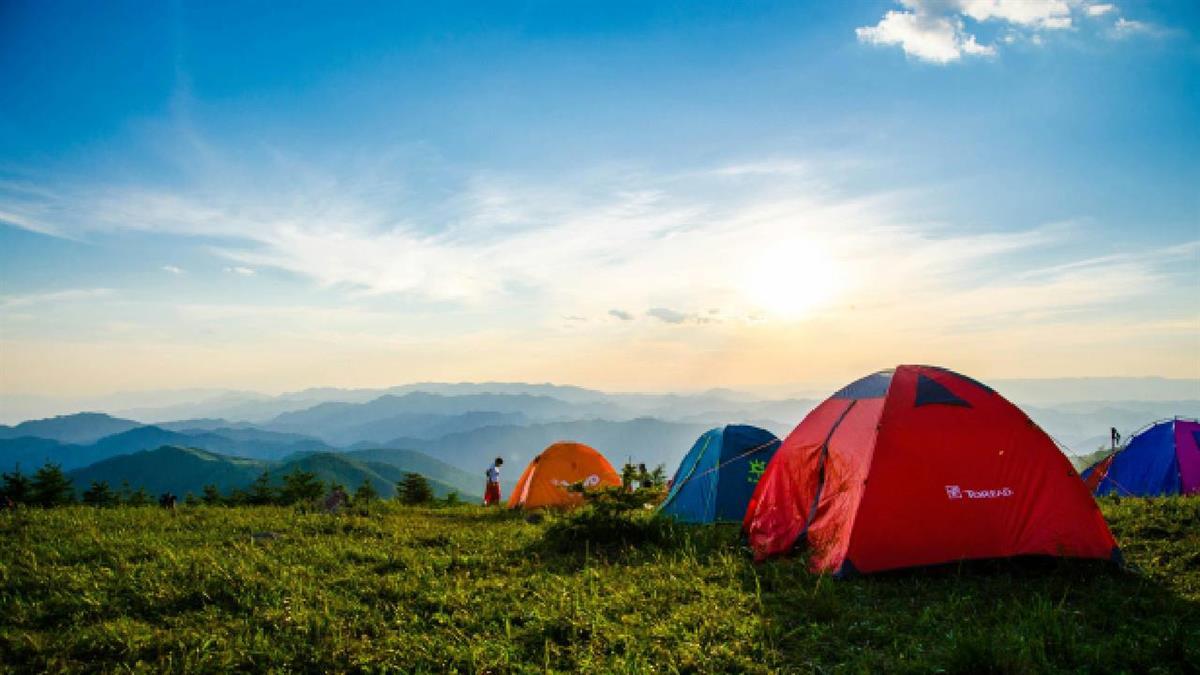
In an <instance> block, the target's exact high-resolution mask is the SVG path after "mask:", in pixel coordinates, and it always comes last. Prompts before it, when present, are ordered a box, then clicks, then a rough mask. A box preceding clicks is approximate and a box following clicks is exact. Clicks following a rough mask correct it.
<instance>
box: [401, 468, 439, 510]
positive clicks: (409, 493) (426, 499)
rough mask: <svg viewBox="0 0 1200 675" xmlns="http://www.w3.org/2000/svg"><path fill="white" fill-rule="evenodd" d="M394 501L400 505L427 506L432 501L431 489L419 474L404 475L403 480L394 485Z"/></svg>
mask: <svg viewBox="0 0 1200 675" xmlns="http://www.w3.org/2000/svg"><path fill="white" fill-rule="evenodd" d="M396 499H397V500H399V501H400V503H401V504H409V505H416V504H428V503H430V502H432V501H433V488H431V487H429V481H427V480H425V477H424V476H422V475H421V474H419V473H411V472H410V473H406V474H404V479H403V480H401V481H400V482H399V483H396Z"/></svg>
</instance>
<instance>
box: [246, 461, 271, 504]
mask: <svg viewBox="0 0 1200 675" xmlns="http://www.w3.org/2000/svg"><path fill="white" fill-rule="evenodd" d="M246 500H247V502H248V503H250V504H254V505H255V506H266V505H267V504H272V503H274V502H275V488H273V487H271V474H270V473H269V472H267V471H265V470H264V471H263V472H262V474H261V475H259V477H258V478H255V479H254V482H253V483H251V484H250V491H249V493H248V494H247V497H246Z"/></svg>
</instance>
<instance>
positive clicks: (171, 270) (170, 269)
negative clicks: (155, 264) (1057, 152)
mask: <svg viewBox="0 0 1200 675" xmlns="http://www.w3.org/2000/svg"><path fill="white" fill-rule="evenodd" d="M162 271H164V272H169V273H171V274H174V275H180V274H183V268H182V267H176V266H175V265H163V266H162Z"/></svg>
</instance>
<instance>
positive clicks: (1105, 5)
mask: <svg viewBox="0 0 1200 675" xmlns="http://www.w3.org/2000/svg"><path fill="white" fill-rule="evenodd" d="M1084 11H1085V12H1086V13H1087V15H1088V16H1104V15H1105V14H1111V13H1113V12H1115V11H1117V6H1116V5H1114V4H1112V3H1111V2H1098V3H1095V4H1090V5H1085V6H1084Z"/></svg>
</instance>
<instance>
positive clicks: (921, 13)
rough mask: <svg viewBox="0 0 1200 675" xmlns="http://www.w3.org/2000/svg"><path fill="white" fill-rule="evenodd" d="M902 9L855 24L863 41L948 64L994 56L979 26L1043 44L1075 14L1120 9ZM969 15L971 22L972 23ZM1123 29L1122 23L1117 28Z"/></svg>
mask: <svg viewBox="0 0 1200 675" xmlns="http://www.w3.org/2000/svg"><path fill="white" fill-rule="evenodd" d="M898 2H899V4H900V5H902V7H903V9H898V10H889V11H888V12H886V13H885V14H884V15H883V18H882V19H880V20H879V23H877V24H875V25H874V26H863V27H861V28H856V29H855V34H856V35H857V36H858V39H859V41H860V42H863V43H867V44H873V45H884V46H898V47H900V48H901V49H903V50H904V52H905V53H906V54H908V55H909V56H912V57H914V58H918V59H921V60H923V61H928V62H930V63H939V64H946V63H952V62H955V61H960V60H961V59H962V58H963V57H964V56H994V55H995V54H996V45H995V44H983V43H980V42H979V40H978V38H977V37H976V35H975V32H974V26H975V25H983V24H988V23H992V24H996V25H998V26H999V27H1000V29H1001V31H1000V33H999V35H998V36H997V37H996V38H995V40H996V42H998V43H1002V44H1015V43H1016V42H1018V41H1019V40H1020V38H1021V37H1026V38H1028V42H1029V43H1030V44H1034V45H1041V44H1043V42H1044V40H1043V38H1042V33H1043V32H1046V31H1064V30H1069V29H1073V28H1075V21H1074V17H1073V14H1074V13H1080V14H1082V15H1087V16H1101V15H1103V14H1106V13H1109V12H1113V11H1115V10H1116V7H1115V5H1112V4H1107V3H1105V4H1085V3H1082V2H1081V0H898ZM966 20H969V21H971V22H972V25H968V24H967V23H966ZM1117 30H1118V31H1120V30H1121V28H1118V29H1117Z"/></svg>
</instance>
